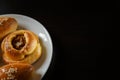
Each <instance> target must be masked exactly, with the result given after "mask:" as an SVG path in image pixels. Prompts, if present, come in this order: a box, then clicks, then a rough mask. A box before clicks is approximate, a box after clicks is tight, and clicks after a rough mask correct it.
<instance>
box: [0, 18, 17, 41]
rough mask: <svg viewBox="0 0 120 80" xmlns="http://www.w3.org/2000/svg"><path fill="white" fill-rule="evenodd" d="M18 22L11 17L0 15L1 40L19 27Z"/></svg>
mask: <svg viewBox="0 0 120 80" xmlns="http://www.w3.org/2000/svg"><path fill="white" fill-rule="evenodd" d="M17 26H18V23H17V21H16V20H15V19H14V18H11V17H0V40H1V39H3V38H4V37H5V36H6V35H7V34H9V33H11V32H13V31H15V30H16V29H17Z"/></svg>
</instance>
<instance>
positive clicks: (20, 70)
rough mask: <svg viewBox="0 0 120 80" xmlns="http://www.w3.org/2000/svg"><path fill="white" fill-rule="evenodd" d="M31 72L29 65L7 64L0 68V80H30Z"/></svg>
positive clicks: (31, 67) (31, 68)
mask: <svg viewBox="0 0 120 80" xmlns="http://www.w3.org/2000/svg"><path fill="white" fill-rule="evenodd" d="M33 71H34V68H33V66H32V65H30V64H25V63H24V64H23V63H12V64H7V65H4V66H3V67H1V68H0V80H31V78H32V73H33Z"/></svg>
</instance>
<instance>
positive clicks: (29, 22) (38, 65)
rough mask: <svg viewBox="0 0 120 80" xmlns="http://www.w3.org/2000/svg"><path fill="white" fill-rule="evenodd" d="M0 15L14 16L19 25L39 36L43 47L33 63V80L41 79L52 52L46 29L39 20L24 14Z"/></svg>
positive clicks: (47, 66)
mask: <svg viewBox="0 0 120 80" xmlns="http://www.w3.org/2000/svg"><path fill="white" fill-rule="evenodd" d="M0 16H10V17H13V18H15V19H16V20H17V21H18V24H19V27H23V28H25V29H27V30H30V31H33V32H34V33H36V34H37V35H38V36H39V38H40V40H41V41H42V45H43V47H44V48H43V54H42V57H41V58H40V59H39V60H38V61H36V62H35V63H34V64H33V66H34V67H35V72H36V73H35V75H34V79H33V80H41V79H42V77H43V76H44V75H45V73H46V71H47V69H48V68H49V65H50V62H51V59H52V53H53V45H52V41H51V37H50V35H49V33H48V31H47V30H46V29H45V27H44V26H43V25H42V24H41V23H40V22H38V21H36V20H35V19H33V18H31V17H28V16H25V15H20V14H5V15H0Z"/></svg>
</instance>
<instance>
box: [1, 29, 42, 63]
mask: <svg viewBox="0 0 120 80" xmlns="http://www.w3.org/2000/svg"><path fill="white" fill-rule="evenodd" d="M1 48H2V51H3V59H4V61H5V62H6V63H15V62H23V63H29V64H33V63H34V62H35V61H37V60H38V59H39V57H40V56H41V51H42V50H41V44H40V42H39V39H38V37H37V36H36V35H35V34H34V33H33V32H31V31H28V30H17V31H15V32H13V33H11V34H9V35H8V36H7V37H5V39H4V40H3V41H2V44H1Z"/></svg>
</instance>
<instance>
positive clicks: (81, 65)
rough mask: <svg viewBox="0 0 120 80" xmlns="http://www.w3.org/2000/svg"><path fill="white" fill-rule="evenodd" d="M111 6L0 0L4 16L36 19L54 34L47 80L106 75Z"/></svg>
mask: <svg viewBox="0 0 120 80" xmlns="http://www.w3.org/2000/svg"><path fill="white" fill-rule="evenodd" d="M91 3H92V4H91ZM106 4H108V5H107V7H106ZM109 5H111V4H109V2H107V3H105V2H96V3H95V4H94V2H92V1H91V2H87V1H84V2H75V1H70V0H69V1H62V0H60V1H59V0H56V1H36V0H29V1H28V0H0V15H1V14H9V13H16V14H23V15H27V16H30V17H33V18H34V19H36V20H38V21H39V22H41V23H42V24H43V25H44V26H45V28H46V29H47V30H48V32H49V33H50V35H51V38H52V41H53V47H54V52H53V59H52V62H51V65H50V67H49V69H48V71H47V73H46V75H45V76H44V78H43V80H90V79H92V80H98V79H102V78H103V77H105V76H106V75H105V74H106V69H107V67H106V64H107V61H106V60H105V58H106V57H105V55H106V53H109V52H110V50H111V49H112V39H111V36H112V12H111V11H110V10H109V9H108V7H109V8H111V7H110V6H109Z"/></svg>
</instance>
